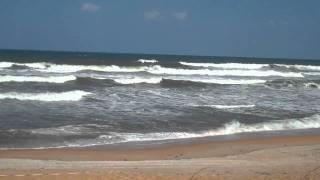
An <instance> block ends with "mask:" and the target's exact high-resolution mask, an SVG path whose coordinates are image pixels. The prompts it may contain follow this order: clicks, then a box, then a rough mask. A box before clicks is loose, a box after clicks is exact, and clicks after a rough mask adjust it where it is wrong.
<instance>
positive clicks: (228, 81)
mask: <svg viewBox="0 0 320 180" xmlns="http://www.w3.org/2000/svg"><path fill="white" fill-rule="evenodd" d="M166 79H172V80H184V81H191V82H201V83H208V84H235V85H236V84H262V83H265V82H266V80H263V79H216V78H210V79H200V78H177V77H175V78H166Z"/></svg>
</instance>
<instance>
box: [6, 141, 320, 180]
mask: <svg viewBox="0 0 320 180" xmlns="http://www.w3.org/2000/svg"><path fill="white" fill-rule="evenodd" d="M17 175H18V176H17ZM15 178H17V179H61V178H63V179H319V178H320V136H319V135H300V136H298V135H295V136H279V137H264V138H255V137H252V138H249V137H248V138H241V139H237V140H225V141H207V140H201V139H199V140H194V141H193V142H192V143H186V144H178V145H177V144H176V145H174V144H169V145H163V146H157V147H147V148H129V149H128V148H125V149H124V148H120V149H117V148H111V149H109V148H103V147H100V148H73V149H46V150H1V151H0V179H15Z"/></svg>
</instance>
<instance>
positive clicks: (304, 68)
mask: <svg viewBox="0 0 320 180" xmlns="http://www.w3.org/2000/svg"><path fill="white" fill-rule="evenodd" d="M276 65H277V66H282V67H286V68H294V69H299V70H307V71H310V70H311V71H320V66H311V65H297V64H296V65H285V64H276Z"/></svg>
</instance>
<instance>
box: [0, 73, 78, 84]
mask: <svg viewBox="0 0 320 180" xmlns="http://www.w3.org/2000/svg"><path fill="white" fill-rule="evenodd" d="M73 80H76V77H75V76H73V75H69V76H48V77H41V76H10V75H6V76H0V82H48V83H65V82H67V81H73Z"/></svg>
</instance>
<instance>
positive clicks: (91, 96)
mask: <svg viewBox="0 0 320 180" xmlns="http://www.w3.org/2000/svg"><path fill="white" fill-rule="evenodd" d="M319 88H320V60H297V59H262V58H236V57H209V56H178V55H148V54H112V53H86V52H53V51H23V50H1V51H0V148H1V149H18V148H62V147H90V146H96V145H106V146H107V145H111V144H119V143H133V142H145V143H153V142H162V141H166V140H171V141H177V142H178V141H180V140H181V139H188V138H198V137H214V136H221V135H238V134H242V133H249V134H250V133H257V132H278V131H290V130H303V129H315V130H316V128H320V89H319Z"/></svg>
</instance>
